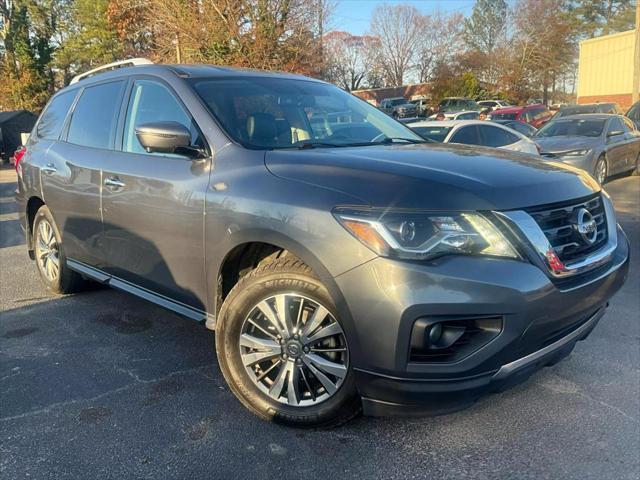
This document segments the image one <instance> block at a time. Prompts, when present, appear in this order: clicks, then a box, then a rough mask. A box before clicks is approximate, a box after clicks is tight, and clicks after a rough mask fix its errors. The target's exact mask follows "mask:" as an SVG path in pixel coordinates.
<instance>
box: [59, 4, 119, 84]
mask: <svg viewBox="0 0 640 480" xmlns="http://www.w3.org/2000/svg"><path fill="white" fill-rule="evenodd" d="M108 5H109V0H74V2H73V5H72V8H71V10H70V15H69V18H68V20H67V22H68V23H67V24H66V25H65V28H66V30H67V35H68V36H67V37H66V39H65V42H64V44H63V45H62V46H61V48H60V52H59V53H58V59H59V60H60V63H61V65H63V66H64V68H66V69H67V72H68V73H67V75H71V74H73V73H77V72H80V71H84V70H88V69H90V68H94V67H96V66H98V65H103V64H105V63H109V62H113V61H115V60H118V59H120V58H122V45H121V43H120V42H119V41H118V37H117V34H116V31H115V29H114V28H113V26H112V25H111V24H110V23H109V21H108V19H107V7H108ZM63 59H64V61H62V60H63Z"/></svg>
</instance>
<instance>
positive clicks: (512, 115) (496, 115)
mask: <svg viewBox="0 0 640 480" xmlns="http://www.w3.org/2000/svg"><path fill="white" fill-rule="evenodd" d="M552 116H553V113H551V111H550V110H549V109H548V108H547V107H546V106H544V105H542V104H537V105H527V106H526V107H506V108H498V109H497V110H494V111H493V112H491V120H519V121H521V122H525V123H528V124H529V125H531V126H533V127H535V128H540V127H541V126H542V125H544V124H545V123H547V122H548V121H549V120H550V119H551V117H552Z"/></svg>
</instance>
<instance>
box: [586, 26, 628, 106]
mask: <svg viewBox="0 0 640 480" xmlns="http://www.w3.org/2000/svg"><path fill="white" fill-rule="evenodd" d="M637 34H638V33H637V30H629V31H628V32H622V33H616V34H613V35H606V36H603V37H598V38H592V39H589V40H584V41H582V42H580V60H579V62H580V63H579V65H578V102H579V103H585V101H584V99H586V98H594V97H598V98H603V99H602V100H601V101H606V97H607V96H618V95H625V96H626V95H629V96H630V95H631V92H632V90H633V68H634V62H640V52H637V53H636V52H635V39H636V37H635V36H636V35H637ZM581 97H582V98H581Z"/></svg>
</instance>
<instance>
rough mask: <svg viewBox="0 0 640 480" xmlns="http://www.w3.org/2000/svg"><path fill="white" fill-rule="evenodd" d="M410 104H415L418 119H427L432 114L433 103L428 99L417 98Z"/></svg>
mask: <svg viewBox="0 0 640 480" xmlns="http://www.w3.org/2000/svg"><path fill="white" fill-rule="evenodd" d="M409 103H413V104H414V105H415V106H416V116H417V117H426V116H427V115H430V114H431V112H432V109H431V101H430V100H429V99H428V98H417V99H415V100H411V101H410V102H409Z"/></svg>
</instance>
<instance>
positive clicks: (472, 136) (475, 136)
mask: <svg viewBox="0 0 640 480" xmlns="http://www.w3.org/2000/svg"><path fill="white" fill-rule="evenodd" d="M449 143H463V144H465V145H482V140H481V138H480V134H479V133H478V128H477V126H476V125H470V126H468V127H462V128H460V129H459V130H458V131H456V132H455V133H454V134H453V136H452V137H451V140H449Z"/></svg>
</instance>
